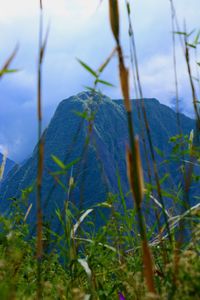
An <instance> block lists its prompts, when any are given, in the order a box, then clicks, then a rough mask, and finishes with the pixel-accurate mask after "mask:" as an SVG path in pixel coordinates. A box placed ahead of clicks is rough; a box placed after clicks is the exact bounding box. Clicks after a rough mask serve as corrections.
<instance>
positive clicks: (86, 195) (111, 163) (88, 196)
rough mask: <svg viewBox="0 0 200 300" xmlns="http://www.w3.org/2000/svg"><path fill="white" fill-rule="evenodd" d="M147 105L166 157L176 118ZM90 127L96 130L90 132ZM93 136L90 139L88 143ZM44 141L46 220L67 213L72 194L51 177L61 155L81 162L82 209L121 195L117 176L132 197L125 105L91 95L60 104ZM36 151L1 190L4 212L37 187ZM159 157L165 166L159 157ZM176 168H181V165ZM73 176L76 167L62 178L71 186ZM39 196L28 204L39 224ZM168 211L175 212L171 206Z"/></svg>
mask: <svg viewBox="0 0 200 300" xmlns="http://www.w3.org/2000/svg"><path fill="white" fill-rule="evenodd" d="M150 99H151V98H150ZM144 103H145V109H146V112H147V117H148V121H149V125H150V128H151V134H152V140H153V143H154V145H155V146H156V147H157V148H159V149H160V150H161V151H164V152H165V154H166V157H167V155H168V154H169V152H170V149H171V145H170V144H169V143H168V140H169V138H170V137H171V136H172V135H175V134H177V133H178V127H177V124H176V121H177V115H176V113H175V112H174V111H173V110H171V109H170V108H169V107H167V106H165V105H163V104H160V103H159V101H158V100H157V99H153V100H152V101H151V100H149V99H144ZM132 105H133V121H134V126H135V132H136V133H137V134H139V135H140V126H139V119H138V115H137V109H138V108H137V101H136V100H132ZM86 112H87V113H86ZM180 119H181V124H182V130H183V133H184V134H188V135H189V133H190V131H191V129H192V128H194V120H192V119H190V118H187V117H186V116H184V115H180ZM91 123H92V127H93V129H92V131H91V132H90V130H91V128H90V126H91ZM161 128H162V129H161ZM88 135H89V136H90V140H89V141H88ZM43 136H44V138H45V148H44V151H45V152H44V153H45V158H44V174H43V188H42V202H43V209H46V211H47V213H45V217H46V218H47V219H49V218H50V215H52V214H55V213H54V212H55V209H57V208H59V209H61V210H62V209H63V204H64V202H65V200H66V195H67V191H66V190H65V191H64V190H63V189H62V188H61V186H60V185H59V184H58V182H56V178H52V176H51V174H52V173H55V172H58V171H59V168H58V166H57V165H56V164H55V162H54V161H53V160H52V155H55V156H57V157H58V158H59V159H60V160H61V161H62V162H63V163H64V164H66V165H67V164H70V163H72V162H73V161H74V160H77V159H79V161H78V162H77V163H76V164H74V166H73V177H74V181H75V184H76V185H75V187H74V189H73V190H72V191H71V195H70V199H71V201H72V202H73V203H74V204H76V206H77V207H79V208H80V209H82V208H84V209H86V208H88V207H91V206H92V205H94V204H95V203H97V202H99V201H101V202H103V201H105V200H106V199H107V195H108V193H109V192H111V193H113V194H117V193H118V192H119V187H118V183H117V172H118V173H119V176H120V178H121V185H122V187H123V191H124V193H125V194H126V193H128V191H129V184H128V180H127V175H126V162H125V149H126V145H127V144H128V130H127V121H126V112H125V109H124V105H123V100H120V99H116V100H111V99H110V98H108V97H107V96H104V95H99V94H95V95H92V94H91V93H88V92H82V93H79V94H78V95H76V96H72V97H69V98H68V99H64V100H62V101H61V102H60V104H59V105H58V107H57V109H56V111H55V113H54V115H53V117H52V119H51V121H50V123H49V125H48V127H47V128H46V129H45V131H44V133H43ZM37 149H38V146H37V145H36V147H35V148H34V150H33V153H32V156H31V157H30V158H29V159H28V160H27V161H26V162H25V164H24V165H23V166H21V167H19V168H18V169H16V170H15V171H14V172H13V173H12V174H9V177H7V178H6V180H5V181H4V184H3V186H2V188H1V189H0V196H1V205H2V207H3V211H5V210H6V205H5V199H8V198H10V197H16V198H19V197H20V194H21V190H24V189H25V188H26V187H29V186H32V185H34V186H35V184H34V182H35V180H36V177H37V151H38V150H37ZM141 155H142V158H143V167H144V173H145V174H146V168H147V166H146V165H145V161H144V149H142V147H141ZM156 158H157V160H158V163H160V162H161V160H160V158H159V156H158V155H156ZM176 167H177V168H178V164H177V166H176ZM117 170H118V171H117ZM71 171H72V168H70V170H68V173H67V174H66V175H65V176H64V175H63V176H61V178H60V180H61V182H62V183H63V185H65V186H66V187H67V186H68V182H69V178H70V174H71V173H70V172H71ZM170 172H172V170H171V171H170ZM163 173H164V170H163V169H162V168H160V174H163ZM145 179H147V175H145ZM177 180H178V179H177ZM35 197H36V195H35V191H34V192H32V193H31V194H30V197H29V200H28V202H29V203H32V204H33V209H32V213H31V214H30V216H29V219H30V222H31V221H34V220H35V202H36V201H35ZM94 198H97V199H94ZM126 201H127V205H128V207H131V206H132V205H133V203H132V199H131V198H130V197H127V198H126ZM168 206H169V207H170V204H168Z"/></svg>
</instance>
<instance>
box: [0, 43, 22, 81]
mask: <svg viewBox="0 0 200 300" xmlns="http://www.w3.org/2000/svg"><path fill="white" fill-rule="evenodd" d="M18 49H19V46H18V45H17V46H16V47H15V49H14V50H13V52H12V53H11V55H10V56H9V58H8V59H7V60H6V62H5V63H4V65H3V67H2V69H1V71H0V78H1V77H2V76H3V75H4V74H5V73H6V72H9V70H8V68H9V66H10V64H11V62H12V61H13V59H14V58H15V56H16V54H17V52H18Z"/></svg>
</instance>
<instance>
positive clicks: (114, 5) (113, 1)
mask: <svg viewBox="0 0 200 300" xmlns="http://www.w3.org/2000/svg"><path fill="white" fill-rule="evenodd" d="M109 12H110V25H111V29H112V32H113V35H114V37H115V40H116V42H117V44H119V8H118V0H109Z"/></svg>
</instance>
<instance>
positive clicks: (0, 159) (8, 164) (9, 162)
mask: <svg viewBox="0 0 200 300" xmlns="http://www.w3.org/2000/svg"><path fill="white" fill-rule="evenodd" d="M2 162H3V155H2V154H1V153H0V166H1V164H2ZM15 165H16V164H15V162H14V161H12V160H11V159H9V158H7V159H6V164H5V169H4V175H3V178H5V177H6V175H7V174H8V172H9V171H10V170H11V169H12V168H13V167H14V166H15Z"/></svg>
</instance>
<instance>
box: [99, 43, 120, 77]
mask: <svg viewBox="0 0 200 300" xmlns="http://www.w3.org/2000/svg"><path fill="white" fill-rule="evenodd" d="M116 50H117V49H116V48H114V49H113V50H112V52H111V54H110V55H109V56H108V58H107V59H106V61H105V62H104V63H103V64H102V65H101V66H100V67H99V69H98V72H99V74H100V73H102V72H103V70H104V69H105V68H106V67H107V65H108V64H109V62H110V60H111V59H112V57H113V55H114V54H115V52H116Z"/></svg>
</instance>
